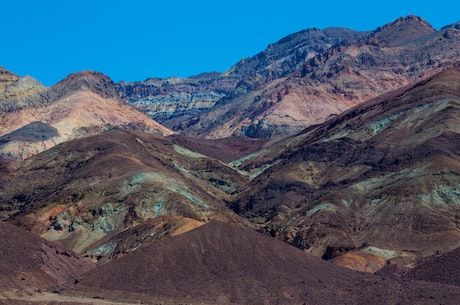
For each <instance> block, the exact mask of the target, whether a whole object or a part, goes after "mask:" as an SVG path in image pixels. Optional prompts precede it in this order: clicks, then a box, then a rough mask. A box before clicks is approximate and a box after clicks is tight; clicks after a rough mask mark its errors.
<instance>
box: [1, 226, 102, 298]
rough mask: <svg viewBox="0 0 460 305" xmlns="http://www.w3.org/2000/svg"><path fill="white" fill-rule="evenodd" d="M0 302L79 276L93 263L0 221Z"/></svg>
mask: <svg viewBox="0 0 460 305" xmlns="http://www.w3.org/2000/svg"><path fill="white" fill-rule="evenodd" d="M0 240H1V247H0V287H1V288H0V303H1V302H2V300H4V299H5V298H8V297H10V296H13V295H15V293H16V292H19V294H25V295H27V294H28V293H34V292H36V291H37V290H39V289H45V288H49V287H53V286H56V285H58V284H59V285H60V284H64V283H66V282H69V281H73V280H74V279H76V278H79V276H81V275H82V274H83V273H85V272H87V271H89V270H91V269H93V268H94V267H95V266H94V265H93V264H92V263H91V262H90V261H89V260H87V259H84V258H81V257H79V256H78V255H76V254H75V253H72V252H71V251H68V250H64V249H62V248H59V247H57V246H55V245H53V244H52V243H49V242H47V241H45V240H44V239H42V238H39V237H37V236H35V235H33V234H31V233H29V232H26V231H24V230H22V229H20V228H17V227H16V226H13V225H11V224H8V223H5V222H4V221H0Z"/></svg>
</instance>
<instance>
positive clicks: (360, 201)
mask: <svg viewBox="0 0 460 305" xmlns="http://www.w3.org/2000/svg"><path fill="white" fill-rule="evenodd" d="M459 44H460V25H459V24H458V23H457V24H453V25H448V26H446V27H443V28H442V29H439V30H435V29H434V28H433V27H432V26H431V25H430V24H429V23H428V22H427V21H425V20H423V19H422V18H420V17H417V16H412V15H410V16H407V17H402V18H398V19H397V20H395V21H394V22H391V23H389V24H387V25H384V26H382V27H379V28H378V29H376V30H374V31H369V32H357V31H353V30H351V29H343V28H328V29H324V30H319V29H307V30H303V31H300V32H298V33H294V34H292V35H289V36H287V37H285V38H282V39H281V40H279V41H278V42H276V43H273V44H270V45H269V46H268V47H267V49H266V50H264V51H262V52H261V53H259V54H257V55H255V56H254V57H251V58H246V59H243V60H241V61H240V62H238V63H236V64H235V65H234V66H233V67H231V68H230V69H229V70H228V71H226V72H224V73H217V72H212V73H203V74H200V75H196V76H192V77H189V78H168V79H159V78H150V79H147V80H146V81H143V82H133V83H129V82H120V83H114V82H113V81H112V80H110V78H108V77H107V76H106V75H104V74H102V73H99V72H93V71H82V72H77V73H74V74H71V75H69V76H68V77H66V78H65V79H64V80H62V81H60V82H59V83H57V84H55V85H54V86H51V87H45V86H42V85H41V84H40V82H39V81H37V80H35V79H33V78H31V77H29V76H24V77H20V76H18V75H15V74H14V73H13V72H10V71H8V70H6V69H4V68H0V121H1V124H0V173H1V175H0V217H1V220H2V221H1V222H0V240H1V241H2V247H1V248H2V250H1V251H0V265H1V268H0V287H1V288H2V289H1V292H0V304H43V303H47V304H48V303H49V304H138V303H144V304H458V303H459V301H460V292H459V291H460V290H459V287H458V286H459V283H460V277H459V276H460V273H459V272H460V268H459V266H460V265H459V259H460V256H459V249H460V204H459V203H460V179H459V177H460V138H459V134H460V113H459V109H460V65H459V61H458V58H459V56H458V55H459V51H458V50H459Z"/></svg>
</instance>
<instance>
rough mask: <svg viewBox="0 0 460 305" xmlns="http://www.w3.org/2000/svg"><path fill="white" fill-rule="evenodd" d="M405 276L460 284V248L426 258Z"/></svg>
mask: <svg viewBox="0 0 460 305" xmlns="http://www.w3.org/2000/svg"><path fill="white" fill-rule="evenodd" d="M405 277H406V278H409V279H415V280H423V281H431V282H437V283H443V284H449V285H456V286H460V248H457V249H454V250H452V251H449V252H447V253H444V254H442V255H437V256H434V257H429V258H425V259H424V260H422V261H421V262H420V263H419V264H418V265H417V266H416V267H415V268H414V269H412V270H410V271H409V272H408V273H407V274H406V275H405Z"/></svg>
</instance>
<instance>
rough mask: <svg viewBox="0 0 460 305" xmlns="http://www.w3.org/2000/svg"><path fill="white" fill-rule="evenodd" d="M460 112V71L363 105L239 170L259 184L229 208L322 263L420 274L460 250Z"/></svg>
mask: <svg viewBox="0 0 460 305" xmlns="http://www.w3.org/2000/svg"><path fill="white" fill-rule="evenodd" d="M459 110H460V69H459V68H455V69H450V70H446V71H444V72H442V73H440V74H438V75H436V76H434V77H432V78H430V79H428V80H426V81H424V82H421V83H419V84H417V85H414V86H412V87H409V88H406V89H405V90H398V91H397V92H394V93H393V96H391V94H389V95H387V96H385V98H383V99H376V100H374V101H370V102H368V103H364V104H362V105H359V106H357V107H355V108H353V109H351V110H349V111H347V112H345V113H343V114H341V115H339V116H337V117H336V118H334V119H331V120H330V121H328V122H326V123H324V124H321V125H317V126H313V127H311V128H308V129H306V130H305V131H304V132H302V133H300V134H299V135H297V136H295V137H292V138H289V139H286V140H285V141H282V142H280V143H278V144H275V145H273V146H271V147H267V148H265V149H264V150H261V151H259V152H255V153H253V154H251V155H249V156H246V157H244V158H242V159H241V160H237V161H235V162H233V163H232V165H233V166H236V167H237V168H239V169H240V170H244V171H246V172H247V174H248V175H249V176H251V177H254V179H253V180H252V181H251V183H250V184H249V185H248V187H247V189H246V190H245V191H244V192H242V193H240V194H239V196H238V199H237V200H236V201H234V202H232V203H229V206H230V207H232V208H233V209H234V210H235V211H236V212H238V213H239V214H240V215H243V216H245V217H247V218H249V219H251V220H252V221H253V222H254V223H256V224H258V225H259V226H260V228H261V229H262V230H264V231H266V232H267V233H269V234H271V235H273V236H275V237H277V238H279V239H282V240H284V241H287V242H289V243H291V244H293V245H295V246H297V247H299V248H301V249H305V250H307V251H308V252H311V253H314V254H315V255H317V256H320V257H323V258H324V259H328V260H329V259H330V260H334V261H336V262H337V263H340V264H343V265H347V266H349V267H353V268H357V269H359V270H363V271H364V270H365V271H372V272H374V271H376V270H378V269H379V268H382V267H383V266H385V264H387V263H392V262H393V263H397V264H399V265H400V266H407V267H410V266H413V264H414V263H415V261H416V259H417V257H421V256H426V255H431V254H434V253H435V252H436V251H438V250H444V251H445V250H448V249H452V247H455V246H458V244H459V243H460V231H459V228H460V222H459V219H460V208H459V206H458V202H459V200H460V181H459V177H460V159H459V156H460V146H459V143H460V127H459V126H460V121H459V118H460V113H459ZM344 255H346V256H344ZM340 257H341V258H340ZM358 261H361V262H359V263H358ZM369 263H371V265H368V264H369Z"/></svg>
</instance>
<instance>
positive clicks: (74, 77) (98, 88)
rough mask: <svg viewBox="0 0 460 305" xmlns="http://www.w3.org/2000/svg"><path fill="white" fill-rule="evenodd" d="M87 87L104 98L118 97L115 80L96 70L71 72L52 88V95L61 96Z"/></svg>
mask: <svg viewBox="0 0 460 305" xmlns="http://www.w3.org/2000/svg"><path fill="white" fill-rule="evenodd" d="M81 89H86V90H89V91H93V92H95V93H97V94H98V95H99V96H101V97H103V98H118V97H119V95H118V93H117V91H116V89H115V84H114V82H113V81H112V80H111V79H110V78H109V77H108V76H106V75H104V74H102V73H100V72H95V71H82V72H77V73H73V74H70V75H69V76H67V77H66V78H65V79H64V80H62V81H60V82H59V83H57V84H56V85H54V86H53V87H52V88H51V92H50V94H51V96H52V97H53V98H59V97H62V96H64V95H67V94H69V93H71V92H74V91H77V90H81Z"/></svg>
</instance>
